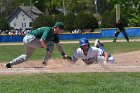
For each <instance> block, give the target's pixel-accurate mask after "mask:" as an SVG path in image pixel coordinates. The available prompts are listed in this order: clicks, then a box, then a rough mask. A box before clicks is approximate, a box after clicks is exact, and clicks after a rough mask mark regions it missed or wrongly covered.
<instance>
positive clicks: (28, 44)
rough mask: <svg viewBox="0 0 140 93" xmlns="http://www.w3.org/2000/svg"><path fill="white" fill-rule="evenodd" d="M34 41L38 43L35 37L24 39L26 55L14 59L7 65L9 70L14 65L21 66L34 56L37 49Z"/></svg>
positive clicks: (28, 36)
mask: <svg viewBox="0 0 140 93" xmlns="http://www.w3.org/2000/svg"><path fill="white" fill-rule="evenodd" d="M34 41H37V40H36V38H35V37H34V36H33V35H26V36H25V37H24V38H23V43H24V49H25V53H24V54H22V55H20V56H19V57H17V58H15V59H13V60H12V61H10V62H9V63H7V64H5V66H6V67H7V68H11V66H12V65H17V64H20V63H22V62H24V61H26V60H27V59H28V58H29V57H30V56H31V55H32V54H33V52H34V50H35V48H34V47H33V45H35V44H34V43H35V42H34ZM37 42H38V41H37ZM37 44H38V43H37ZM37 44H36V45H37Z"/></svg>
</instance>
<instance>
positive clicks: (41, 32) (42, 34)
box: [28, 27, 59, 43]
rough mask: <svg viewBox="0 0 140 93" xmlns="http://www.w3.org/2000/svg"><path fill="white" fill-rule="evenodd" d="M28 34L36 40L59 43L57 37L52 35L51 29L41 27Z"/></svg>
mask: <svg viewBox="0 0 140 93" xmlns="http://www.w3.org/2000/svg"><path fill="white" fill-rule="evenodd" d="M28 34H31V35H34V36H35V37H36V38H38V39H43V40H45V41H46V42H47V41H54V42H55V43H58V42H59V36H58V35H57V34H54V33H53V28H52V27H41V28H38V29H35V30H32V31H30V32H29V33H28Z"/></svg>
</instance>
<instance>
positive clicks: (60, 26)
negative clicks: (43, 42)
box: [54, 22, 64, 30]
mask: <svg viewBox="0 0 140 93" xmlns="http://www.w3.org/2000/svg"><path fill="white" fill-rule="evenodd" d="M54 27H59V28H61V29H62V30H63V29H64V24H63V23H62V22H56V23H55V25H54Z"/></svg>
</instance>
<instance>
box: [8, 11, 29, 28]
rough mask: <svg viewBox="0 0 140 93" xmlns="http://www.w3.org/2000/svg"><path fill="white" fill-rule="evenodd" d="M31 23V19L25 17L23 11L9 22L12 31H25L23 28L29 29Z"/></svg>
mask: <svg viewBox="0 0 140 93" xmlns="http://www.w3.org/2000/svg"><path fill="white" fill-rule="evenodd" d="M30 22H31V19H30V18H29V17H28V16H27V15H25V13H24V12H23V11H21V12H19V14H16V17H15V18H14V19H13V20H12V21H11V22H10V26H11V27H13V28H14V29H19V28H21V29H25V28H31V27H30V26H29V23H30Z"/></svg>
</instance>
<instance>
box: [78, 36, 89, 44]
mask: <svg viewBox="0 0 140 93" xmlns="http://www.w3.org/2000/svg"><path fill="white" fill-rule="evenodd" d="M79 44H80V46H85V45H89V41H88V39H87V38H81V39H80V41H79Z"/></svg>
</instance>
